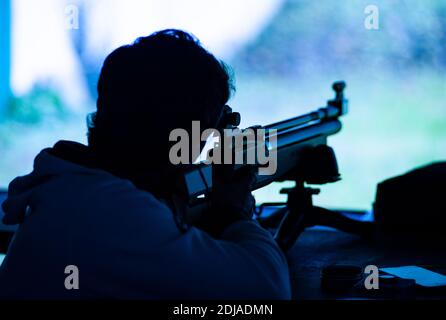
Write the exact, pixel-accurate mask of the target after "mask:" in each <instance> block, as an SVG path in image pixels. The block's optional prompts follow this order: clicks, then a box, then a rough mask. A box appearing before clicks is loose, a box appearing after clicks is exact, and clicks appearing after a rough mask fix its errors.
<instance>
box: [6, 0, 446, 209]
mask: <svg viewBox="0 0 446 320" xmlns="http://www.w3.org/2000/svg"><path fill="white" fill-rule="evenodd" d="M370 4H373V5H375V6H376V8H377V9H378V10H379V11H378V12H379V21H378V19H376V18H377V17H375V20H374V21H373V23H375V24H376V25H375V26H378V29H368V28H366V26H365V21H369V22H370V20H367V19H370V14H369V13H366V12H365V8H366V7H367V6H368V5H370ZM378 23H379V25H377V24H378ZM164 28H179V29H184V30H186V31H189V32H192V33H193V34H195V35H196V36H197V37H198V38H200V40H201V41H202V43H203V44H204V45H205V46H206V47H207V48H208V49H209V50H211V51H212V52H213V53H215V54H216V55H217V56H218V57H219V58H221V59H223V60H225V61H226V62H227V63H229V64H230V65H231V66H232V67H233V69H234V72H235V75H236V81H237V93H236V95H235V96H234V98H233V99H232V101H231V106H232V107H233V108H234V109H236V110H238V111H240V112H241V113H242V117H243V126H248V125H254V124H267V123H271V122H274V121H277V120H280V119H282V118H288V117H292V116H295V115H299V114H302V113H304V112H308V111H312V110H313V109H315V108H317V107H319V106H322V105H324V104H325V102H326V100H327V99H329V98H331V97H332V95H333V93H332V91H331V88H330V87H331V83H332V82H333V81H335V80H338V79H343V80H346V81H347V83H348V89H347V92H346V93H347V95H348V98H349V99H350V104H351V112H350V114H349V115H348V116H347V117H345V118H344V120H343V122H344V129H343V131H342V132H341V133H340V134H338V135H337V136H335V137H333V138H331V140H330V143H331V144H332V146H333V147H334V148H335V150H336V152H337V155H338V160H339V164H340V169H341V173H342V175H343V181H342V182H340V183H337V184H334V185H330V186H324V187H323V192H322V194H321V195H320V196H318V197H317V201H316V203H317V204H319V205H325V206H330V207H333V208H352V209H356V208H357V209H360V208H365V209H367V208H370V207H371V205H372V202H373V199H374V195H375V187H376V184H377V183H378V182H380V181H382V180H383V179H385V178H388V177H390V176H394V175H397V174H401V173H404V172H405V171H407V170H409V169H412V168H414V167H416V166H419V165H423V164H426V163H429V162H432V161H436V160H444V159H446V105H445V104H446V102H445V101H446V2H445V1H442V0H407V1H389V0H386V1H384V0H382V1H379V0H375V1H373V3H370V2H369V1H362V0H357V1H344V2H340V1H335V0H325V1H310V0H301V1H299V0H243V1H240V0H189V1H182V0H95V1H90V0H71V1H65V0H39V1H33V0H0V43H1V51H0V188H6V187H7V185H8V183H9V182H10V180H11V179H13V178H14V177H15V176H17V175H22V174H25V173H27V172H29V171H30V170H31V169H32V162H33V159H34V157H35V155H36V154H37V153H38V152H39V151H40V150H41V149H42V148H45V147H48V146H51V145H52V144H54V143H55V142H56V141H57V140H60V139H71V140H76V141H79V142H86V136H85V133H86V126H85V116H86V114H87V113H88V112H91V111H92V110H94V107H95V98H96V93H95V87H96V82H97V77H98V73H99V70H100V67H101V64H102V61H103V59H104V58H105V57H106V55H107V54H108V53H110V52H111V50H113V49H114V48H116V47H118V46H120V45H123V44H126V43H129V42H132V41H133V40H134V39H135V38H137V37H138V36H142V35H148V34H150V33H152V32H154V31H156V30H159V29H164ZM280 187H281V185H273V186H270V187H267V188H265V189H263V190H260V191H258V192H256V197H257V200H258V202H263V201H278V200H283V197H282V196H280V195H278V190H279V188H280Z"/></svg>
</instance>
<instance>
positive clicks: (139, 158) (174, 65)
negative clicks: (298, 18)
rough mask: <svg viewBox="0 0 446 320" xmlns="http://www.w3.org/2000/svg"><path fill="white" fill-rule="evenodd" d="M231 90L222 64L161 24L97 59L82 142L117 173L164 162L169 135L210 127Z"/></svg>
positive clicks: (186, 36) (187, 37) (182, 34)
mask: <svg viewBox="0 0 446 320" xmlns="http://www.w3.org/2000/svg"><path fill="white" fill-rule="evenodd" d="M232 90H233V85H232V80H231V76H230V74H229V72H228V70H227V68H226V67H225V65H224V64H223V63H222V62H221V61H219V60H217V59H216V58H215V57H214V56H213V55H212V54H211V53H209V52H208V51H206V50H205V49H204V48H203V47H202V46H201V45H200V43H199V41H198V40H197V39H195V38H194V37H193V36H191V35H190V34H188V33H185V32H183V31H179V30H164V31H160V32H156V33H154V34H152V35H150V36H148V37H143V38H139V39H137V40H136V41H135V43H133V44H132V45H127V46H123V47H120V48H118V49H117V50H115V51H114V52H112V53H111V54H110V55H109V56H108V57H107V59H106V60H105V62H104V66H103V68H102V71H101V75H100V78H99V83H98V100H97V112H96V113H95V114H93V116H92V117H91V119H90V124H89V132H88V142H89V146H90V147H91V149H92V150H93V151H94V152H95V154H96V155H97V156H98V158H99V159H100V161H101V162H102V163H104V164H105V165H106V166H108V167H116V168H114V169H117V170H118V171H127V170H132V171H135V172H137V171H140V172H141V171H144V170H145V169H146V168H147V167H149V166H151V167H155V168H156V167H157V166H166V165H168V163H169V149H170V147H171V143H170V142H169V133H170V132H171V131H172V130H173V129H176V128H184V129H186V130H190V127H191V123H192V121H193V120H198V121H200V122H201V128H203V129H206V128H214V127H215V126H216V125H217V122H218V120H219V118H220V116H221V113H222V109H223V107H224V106H225V104H226V103H227V101H228V100H229V98H230V95H231V93H232Z"/></svg>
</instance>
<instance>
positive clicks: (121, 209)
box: [0, 30, 290, 299]
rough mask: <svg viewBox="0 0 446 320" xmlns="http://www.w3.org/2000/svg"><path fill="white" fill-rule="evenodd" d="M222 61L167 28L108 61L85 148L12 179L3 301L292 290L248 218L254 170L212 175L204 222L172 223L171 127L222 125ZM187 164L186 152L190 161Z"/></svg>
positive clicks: (264, 236)
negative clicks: (198, 224) (11, 228)
mask: <svg viewBox="0 0 446 320" xmlns="http://www.w3.org/2000/svg"><path fill="white" fill-rule="evenodd" d="M232 90H233V86H232V82H231V77H230V75H229V73H228V71H227V68H226V67H225V65H224V64H223V63H221V62H219V61H218V60H217V59H216V58H215V57H214V56H213V55H212V54H210V53H209V52H207V51H206V50H205V49H203V47H201V46H200V44H199V42H198V41H197V40H195V39H194V38H193V37H192V36H190V35H189V34H187V33H184V32H182V31H178V30H164V31H161V32H158V33H155V34H153V35H151V36H149V37H145V38H140V39H138V40H137V41H136V42H135V43H134V44H132V45H128V46H123V47H121V48H119V49H117V50H116V51H114V52H113V53H111V54H110V56H108V57H107V59H106V60H105V63H104V66H103V68H102V71H101V75H100V78H99V83H98V100H97V112H96V113H95V114H93V115H92V116H91V117H90V123H89V132H88V146H84V145H81V144H78V143H74V142H66V141H65V142H59V143H57V144H56V145H55V146H54V147H53V148H50V149H45V150H43V151H42V152H41V153H40V154H39V155H38V156H37V157H36V159H35V163H34V170H33V172H32V173H31V174H29V175H26V176H23V177H19V178H17V179H15V180H14V181H13V182H12V183H11V184H10V186H9V196H8V199H7V200H6V201H5V202H4V204H3V209H4V211H5V213H6V215H5V217H4V223H6V224H11V225H15V224H20V227H19V229H18V231H17V232H16V234H15V237H14V239H13V242H12V244H11V246H10V248H9V252H8V254H7V257H6V258H5V261H4V263H3V265H2V266H1V269H0V297H3V298H5V297H6V298H62V299H71V298H124V299H182V298H188V299H190V298H192V299H193V298H205V299H212V298H232V299H243V298H245V299H256V298H262V299H263V298H273V299H288V298H290V284H289V274H288V267H287V262H286V259H285V257H284V255H283V253H282V252H281V251H280V249H279V248H278V246H277V245H276V243H275V242H274V241H273V239H272V237H271V236H270V234H269V233H268V232H267V231H265V230H264V229H262V228H261V227H260V226H259V225H258V224H257V223H256V222H254V221H253V220H252V213H253V206H254V201H253V198H252V195H251V193H250V190H251V189H250V188H251V184H252V182H253V181H252V174H249V173H244V174H241V175H238V176H236V177H234V178H233V179H230V180H229V181H227V180H225V181H224V182H223V181H220V182H218V181H216V183H215V184H216V186H215V189H214V190H213V193H212V195H211V199H212V207H211V209H210V210H208V212H207V213H206V215H207V217H206V218H205V219H204V220H203V221H211V223H203V224H202V226H201V227H200V228H197V227H191V228H189V229H187V230H186V231H184V230H182V229H181V228H179V226H178V223H176V222H177V219H176V218H175V214H174V211H175V210H174V208H173V207H172V205H171V203H172V202H171V201H170V199H171V197H172V194H173V192H174V189H173V188H174V185H175V183H174V181H176V177H178V175H179V174H181V172H182V170H183V169H184V168H183V167H182V166H174V165H172V164H170V162H169V149H170V147H171V143H170V142H169V133H170V132H171V131H172V130H173V129H175V128H185V129H187V130H189V129H190V127H191V122H192V121H193V120H198V121H200V123H201V127H202V128H203V129H205V128H219V127H221V124H220V120H221V117H222V112H223V108H224V106H225V104H226V103H227V101H228V99H229V98H230V95H231V91H232ZM191 160H193V159H191Z"/></svg>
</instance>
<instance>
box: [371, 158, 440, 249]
mask: <svg viewBox="0 0 446 320" xmlns="http://www.w3.org/2000/svg"><path fill="white" fill-rule="evenodd" d="M445 191H446V162H440V163H435V164H431V165H429V166H426V167H422V168H419V169H416V170H413V171H411V172H409V173H407V174H404V175H402V176H398V177H395V178H392V179H389V180H386V181H384V182H382V183H380V184H379V185H378V190H377V194H376V200H375V204H374V212H375V220H376V223H377V226H378V231H379V234H381V235H383V236H386V235H389V236H393V237H395V236H396V235H398V236H401V237H404V238H405V239H414V240H417V241H426V240H428V241H431V242H432V240H438V239H439V238H442V239H444V238H445V237H446V233H445V232H444V231H445V228H446V215H445V213H446V201H445V200H444V196H445ZM436 242H437V243H439V241H436Z"/></svg>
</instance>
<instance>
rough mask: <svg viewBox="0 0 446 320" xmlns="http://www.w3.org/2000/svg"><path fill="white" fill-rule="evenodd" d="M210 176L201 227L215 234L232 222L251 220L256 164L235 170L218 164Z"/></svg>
mask: <svg viewBox="0 0 446 320" xmlns="http://www.w3.org/2000/svg"><path fill="white" fill-rule="evenodd" d="M220 169H221V171H220V172H217V174H214V177H213V186H212V192H211V195H210V196H211V207H210V210H209V212H207V213H206V216H205V218H204V221H203V225H202V229H203V230H205V231H207V232H209V233H210V234H212V235H214V236H219V235H220V234H221V233H222V232H223V230H224V229H226V228H227V227H228V226H229V225H231V224H233V223H234V222H237V221H241V220H251V219H252V216H253V213H254V207H255V199H254V197H253V196H252V194H251V190H252V188H253V186H254V183H255V181H256V174H255V172H256V168H255V167H254V166H247V167H244V168H242V169H240V170H238V171H236V172H232V171H230V170H225V169H226V168H224V167H221V168H217V169H216V170H220Z"/></svg>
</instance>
